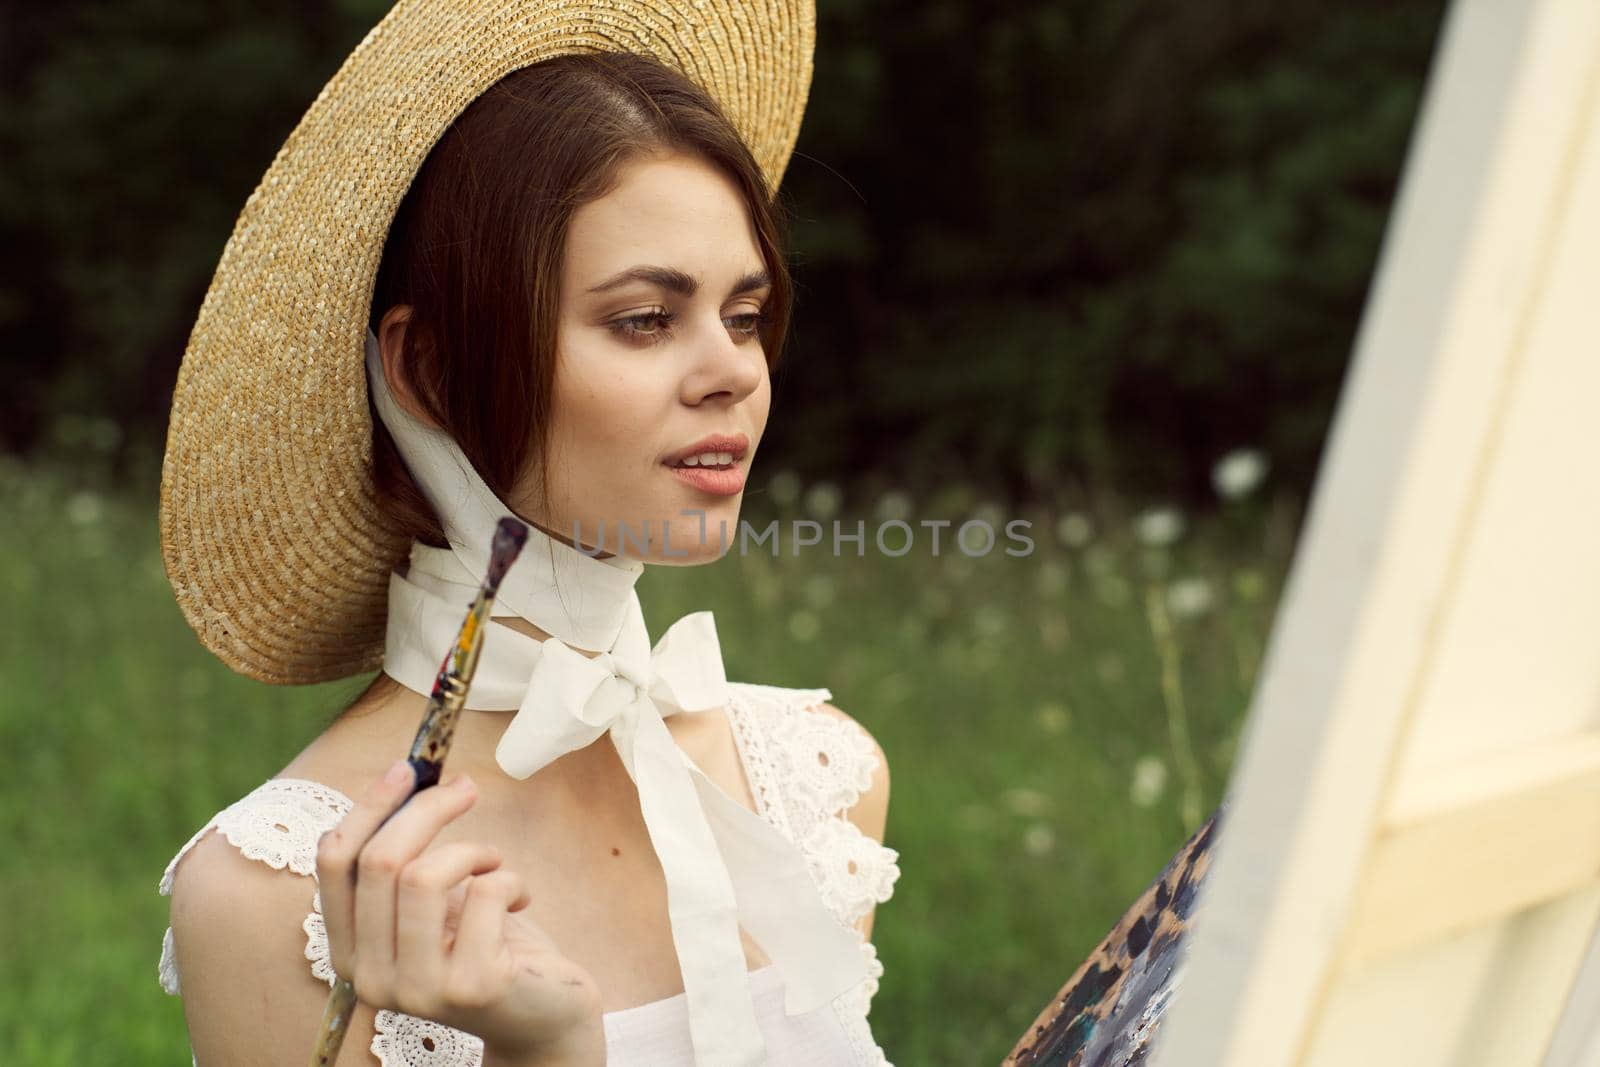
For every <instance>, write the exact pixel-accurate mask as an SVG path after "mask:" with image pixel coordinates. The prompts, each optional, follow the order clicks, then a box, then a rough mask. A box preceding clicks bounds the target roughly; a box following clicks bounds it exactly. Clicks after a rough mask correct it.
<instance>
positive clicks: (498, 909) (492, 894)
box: [446, 871, 533, 1001]
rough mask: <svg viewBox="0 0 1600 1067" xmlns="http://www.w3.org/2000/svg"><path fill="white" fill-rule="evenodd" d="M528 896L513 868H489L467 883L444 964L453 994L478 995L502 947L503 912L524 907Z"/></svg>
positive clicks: (530, 895)
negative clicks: (451, 942)
mask: <svg viewBox="0 0 1600 1067" xmlns="http://www.w3.org/2000/svg"><path fill="white" fill-rule="evenodd" d="M532 899H533V896H532V894H531V893H530V892H529V891H528V886H527V884H526V883H525V882H524V881H523V880H522V876H521V875H519V874H517V873H516V872H514V871H491V872H489V873H488V874H482V875H478V876H477V877H475V878H473V879H472V881H471V882H469V883H467V899H466V903H465V904H464V905H462V909H461V925H460V927H459V928H457V930H456V941H455V945H454V946H453V947H452V949H451V951H450V957H449V962H448V963H447V965H446V966H447V968H448V972H447V973H448V975H449V977H448V978H447V983H448V987H449V988H450V989H452V990H454V991H455V994H454V995H455V996H457V997H462V998H466V999H467V1000H469V1001H470V1000H471V999H472V998H473V997H475V996H478V995H481V993H480V990H481V987H482V984H483V981H484V980H485V979H486V978H487V977H489V976H491V975H492V974H494V965H495V963H496V961H497V959H498V958H499V956H500V955H501V953H502V950H503V949H504V944H505V937H504V930H505V919H506V913H507V912H508V911H517V910H519V909H521V908H524V907H527V905H528V903H529V902H530V901H531V900H532Z"/></svg>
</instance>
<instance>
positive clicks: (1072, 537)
mask: <svg viewBox="0 0 1600 1067" xmlns="http://www.w3.org/2000/svg"><path fill="white" fill-rule="evenodd" d="M1056 537H1058V538H1060V539H1061V543H1062V544H1064V545H1066V546H1067V547H1069V548H1082V547H1083V546H1084V545H1087V544H1088V543H1089V542H1090V541H1092V540H1094V523H1093V522H1091V521H1090V520H1089V516H1087V515H1085V514H1084V513H1083V512H1081V511H1069V512H1067V513H1066V514H1065V515H1063V516H1061V518H1059V519H1057V520H1056Z"/></svg>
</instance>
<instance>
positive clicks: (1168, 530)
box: [1133, 507, 1184, 548]
mask: <svg viewBox="0 0 1600 1067" xmlns="http://www.w3.org/2000/svg"><path fill="white" fill-rule="evenodd" d="M1183 528H1184V520H1183V512H1181V511H1179V510H1178V509H1177V508H1169V507H1158V508H1149V509H1147V510H1145V511H1143V512H1141V513H1140V514H1139V515H1138V516H1137V517H1135V518H1134V520H1133V533H1134V536H1135V537H1137V538H1138V539H1139V541H1140V543H1141V544H1144V545H1146V546H1149V547H1151V548H1161V547H1164V546H1166V545H1170V544H1172V543H1173V542H1174V541H1176V540H1177V539H1178V538H1180V537H1182V536H1183Z"/></svg>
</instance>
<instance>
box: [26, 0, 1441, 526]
mask: <svg viewBox="0 0 1600 1067" xmlns="http://www.w3.org/2000/svg"><path fill="white" fill-rule="evenodd" d="M387 6H388V5H387V4H386V3H384V2H382V0H320V2H312V0H292V2H291V0H252V2H248V3H246V2H244V0H214V2H212V3H208V4H176V3H172V2H171V0H117V2H115V3H104V2H90V0H66V2H58V3H53V4H15V3H13V4H11V5H9V10H8V12H7V14H6V17H5V26H6V29H5V31H4V37H3V38H0V94H3V102H0V161H3V162H0V371H3V373H4V374H5V378H6V381H7V383H8V385H9V388H7V389H6V390H4V391H3V392H0V450H4V451H6V452H10V453H13V454H14V455H17V456H21V457H24V458H26V457H33V456H39V455H47V454H48V455H62V454H65V455H67V456H68V457H71V456H73V455H77V454H82V455H83V456H84V457H85V462H87V459H88V458H89V457H99V458H100V459H102V460H104V461H108V462H109V467H110V469H111V470H112V471H113V472H114V474H115V476H116V477H117V478H119V479H121V480H123V481H125V482H132V483H133V484H136V485H137V484H143V483H144V482H149V483H150V484H151V491H152V492H153V479H154V477H155V472H156V471H157V470H158V467H159V459H160V454H161V449H162V445H163V441H164V433H165V419H166V414H167V410H168V406H169V403H170V399H171V391H172V386H173V383H174V381H175V379H176V374H177V368H178V363H179V360H180V358H181V356H182V353H183V349H184V346H185V343H186V340H187V337H188V331H189V329H190V327H191V326H192V324H193V320H194V316H195V314H196V312H197V311H198V308H199V304H200V300H201V298H202V296H203V295H204V292H205V289H206V286H207V284H208V283H209V281H210V276H211V271H212V270H213V269H214V267H215V265H216V261H217V259H218V257H219V256H220V253H221V250H222V246H223V244H224V242H225V241H226V239H227V236H228V234H229V232H230V231H231V229H232V225H233V221H234V219H235V217H236V215H237V213H238V211H239V209H240V208H241V207H242V206H243V204H244V201H245V198H246V197H247V196H248V195H249V193H250V191H251V190H252V189H253V188H254V185H255V183H256V182H257V181H258V180H259V179H260V177H261V175H262V173H263V172H264V171H265V170H266V167H267V165H268V163H269V162H270V161H271V159H272V156H273V155H274V153H275V152H276V151H277V149H278V147H279V145H281V144H282V142H283V140H284V139H285V138H286V137H287V135H288V133H289V131H290V130H291V129H292V128H293V126H294V124H295V122H296V121H298V119H299V117H300V115H301V113H302V112H303V111H304V109H305V107H306V106H307V105H308V104H309V102H310V100H311V99H312V98H313V97H314V96H315V94H316V92H317V90H318V89H319V88H320V87H321V85H322V84H323V83H324V82H325V81H326V80H327V78H328V77H329V76H331V75H332V73H333V72H334V70H335V69H336V68H337V67H338V65H339V63H340V62H341V61H342V60H343V58H344V56H345V55H346V54H348V52H349V50H350V49H351V48H352V47H353V46H354V45H355V43H356V42H357V41H359V40H360V38H361V37H362V35H364V34H365V32H366V31H367V30H368V29H369V28H370V27H371V26H372V24H373V23H374V22H375V21H376V20H377V19H378V18H379V17H381V15H382V13H383V11H384V10H385V9H386V8H387ZM1442 13H1443V4H1442V2H1441V0H1382V2H1379V0H1359V2H1353V0H1342V2H1339V3H1334V2H1333V0H1230V2H1227V3H1221V2H1213V3H1197V2H1194V0H1071V2H1067V0H1051V2H1043V3H1041V2H1027V0H1022V2H1017V3H1012V4H1007V5H988V4H977V3H972V2H970V0H969V2H953V0H917V2H914V3H912V2H906V0H886V2H880V3H876V4H859V3H853V2H847V0H819V3H818V37H817V39H818V45H817V55H816V70H815V78H814V82H813V86H812V91H811V98H810V103H809V106H808V111H807V115H806V119H805V124H804V127H803V129H802V130H801V134H800V139H799V144H798V146H797V149H796V153H795V156H794V158H793V160H792V162H791V163H790V166H789V170H788V173H787V175H786V177H785V180H784V195H785V196H786V197H787V199H788V200H789V202H790V204H791V205H792V206H793V208H794V211H795V214H796V226H795V263H796V272H797V277H798V281H799V284H800V302H799V305H798V308H797V320H796V325H795V332H794V335H793V340H792V344H793V348H792V349H791V352H790V357H789V359H788V360H787V362H786V365H785V366H784V368H783V369H782V371H781V372H780V374H779V376H778V380H777V383H776V385H777V400H776V403H777V405H778V406H777V408H776V409H775V412H774V417H773V419H772V422H771V424H770V428H769V432H768V436H767V439H766V440H765V441H764V443H763V454H764V456H765V457H766V458H767V460H768V462H769V464H771V465H770V466H769V467H768V470H769V471H770V470H774V469H780V468H786V469H789V470H792V471H795V472H797V473H798V474H800V475H801V476H802V477H803V478H805V479H806V480H810V479H811V478H814V477H822V476H826V477H828V478H830V479H832V480H834V481H835V482H837V483H839V484H840V485H841V486H842V488H843V489H844V491H845V493H846V495H847V496H851V495H857V496H860V495H864V494H866V493H869V492H873V491H876V490H881V489H883V488H886V487H888V486H891V485H892V486H896V487H901V488H905V489H908V490H911V491H913V492H921V491H924V490H928V489H931V488H933V487H936V486H940V485H945V484H949V483H951V482H963V483H966V484H971V485H978V486H982V487H983V495H984V496H985V497H987V498H988V499H992V500H995V501H996V502H1005V503H1015V502H1018V501H1022V500H1029V499H1034V500H1037V499H1044V500H1047V501H1051V502H1055V503H1060V502H1061V501H1062V500H1063V498H1068V499H1077V498H1081V497H1084V496H1089V497H1092V496H1093V495H1094V494H1096V493H1101V492H1106V491H1109V490H1111V489H1115V490H1116V491H1118V492H1120V493H1124V494H1134V495H1139V496H1151V497H1160V498H1163V499H1168V500H1172V501H1174V502H1176V503H1179V504H1180V505H1183V506H1186V507H1195V508H1204V507H1205V506H1206V502H1207V500H1208V499H1209V496H1208V486H1207V482H1208V477H1209V473H1210V471H1211V468H1212V465H1213V463H1214V462H1215V461H1216V459H1217V457H1218V456H1219V455H1221V454H1223V453H1225V452H1226V451H1228V450H1229V449H1231V448H1234V447H1240V446H1243V447H1249V448H1253V449H1259V450H1260V451H1261V452H1263V453H1264V454H1265V455H1266V456H1268V457H1270V461H1271V465H1272V469H1273V472H1274V479H1275V480H1276V481H1277V482H1278V485H1279V487H1280V488H1289V489H1295V490H1297V491H1299V492H1300V493H1301V494H1303V493H1304V491H1305V490H1307V489H1308V488H1309V486H1310V483H1311V480H1312V478H1313V476H1314V474H1315V470H1316V465H1317V462H1318V459H1319V456H1320V449H1321V444H1322V440H1323V437H1324V435H1325V432H1326V429H1327V425H1328V422H1329V419H1330V417H1331V414H1332V411H1333V407H1334V404H1335V401H1336V399H1337V395H1338V390H1339V386H1340V382H1341V379H1342V376H1343V373H1344V368H1345V364H1346V361H1347V359H1348V356H1349V349H1350V345H1351V341H1352V338H1353V336H1354V332H1355V328H1356V325H1357V321H1358V317H1359V313H1360V309H1361V306H1362V302H1363V299H1364V297H1365V292H1366V287H1367V284H1368V281H1369V279H1370V276H1371V273H1372V269H1373V266H1374V263H1375V259H1376V255H1377V251H1378V246H1379V242H1380V238H1381V234H1382V229H1383V224H1384V221H1385V218H1386V215H1387V212H1388V208H1389V205H1390V202H1391V200H1392V198H1393V195H1394V191H1395V183H1396V178H1397V175H1398V173H1399V169H1400V166H1401V163H1402V161H1403V155H1404V150H1405V146H1406V143H1407V139H1408V137H1409V134H1410V131H1411V127H1412V122H1413V120H1414V118H1415V114H1416V110H1417V105H1418V102H1419V93H1420V89H1421V86H1422V83H1423V79H1424V77H1425V75H1426V72H1427V65H1428V60H1429V57H1430V54H1431V50H1432V48H1433V45H1434V41H1435V36H1436V34H1437V31H1438V27H1439V22H1440V19H1441V17H1442Z"/></svg>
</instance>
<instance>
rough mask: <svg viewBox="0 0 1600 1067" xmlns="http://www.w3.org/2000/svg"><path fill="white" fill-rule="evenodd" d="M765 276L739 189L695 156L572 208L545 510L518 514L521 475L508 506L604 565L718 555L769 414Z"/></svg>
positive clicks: (627, 174)
mask: <svg viewBox="0 0 1600 1067" xmlns="http://www.w3.org/2000/svg"><path fill="white" fill-rule="evenodd" d="M766 277H767V273H766V264H765V262H764V261H763V260H762V258H761V252H760V248H759V245H758V244H757V242H756V236H755V230H754V228H753V226H752V225H751V223H750V219H749V214H748V211H747V210H746V207H745V201H744V198H743V196H742V195H741V194H740V192H739V189H738V186H736V185H735V184H734V183H733V181H732V180H731V179H730V178H727V177H725V176H724V175H723V174H722V173H721V172H720V171H718V170H716V169H715V168H713V167H712V166H711V165H710V164H709V163H706V162H705V161H703V160H701V159H699V158H698V157H691V156H685V155H676V154H675V155H671V156H665V157H655V158H651V159H647V160H644V159H642V160H639V161H636V162H634V163H631V164H629V165H627V166H626V167H625V168H624V170H623V172H622V176H621V181H620V183H619V184H618V186H617V188H616V189H614V190H613V191H612V192H611V193H609V194H608V195H606V196H605V197H602V198H601V199H599V200H596V201H593V202H591V203H589V204H586V205H584V206H583V207H581V208H579V209H578V210H577V212H576V213H575V214H574V215H573V218H572V221H571V224H570V228H569V230H568V234H567V243H566V253H565V261H564V263H563V265H562V274H561V311H560V318H559V325H558V328H557V353H556V376H555V395H554V398H553V405H552V406H553V416H552V422H551V427H550V437H549V442H550V485H549V501H550V508H549V511H548V512H547V513H544V514H542V515H541V514H540V513H539V512H538V511H537V510H530V509H534V507H535V505H534V503H533V499H534V498H533V496H532V493H531V489H532V487H533V481H532V479H533V478H534V477H536V475H534V474H532V473H530V475H529V480H528V481H527V482H526V483H524V484H520V485H519V486H518V487H517V490H516V492H514V493H513V500H512V501H511V502H510V503H511V504H512V506H513V508H514V509H515V510H516V511H518V512H519V513H520V514H523V515H526V516H528V517H530V518H537V519H539V521H540V524H541V525H543V526H545V527H546V528H547V529H549V530H551V531H552V532H553V533H555V534H557V535H559V536H561V537H562V538H563V539H564V540H577V541H579V542H581V543H582V544H584V545H587V546H590V547H591V548H599V549H601V550H602V551H603V552H604V553H606V554H611V555H626V556H631V557H634V558H636V559H642V560H649V561H652V562H657V563H695V562H702V561H705V560H709V559H714V558H716V557H718V556H720V555H721V554H722V553H723V552H724V551H725V550H726V549H727V548H728V547H729V546H730V544H731V543H732V541H733V539H734V538H735V537H736V536H737V531H738V520H739V503H740V501H741V499H742V498H743V496H744V479H745V477H746V476H747V475H748V473H749V471H750V463H751V460H752V459H753V458H754V456H755V452H756V446H757V444H758V443H759V442H760V440H761V434H762V431H763V430H764V429H765V428H766V424H767V413H768V410H769V408H770V406H771V401H772V388H771V381H770V378H769V376H768V373H767V359H766V354H765V352H764V350H763V347H762V343H761V338H760V327H761V318H760V316H761V314H762V311H763V308H764V307H765V304H766V300H767V296H768V294H769V292H770V287H769V285H768V284H767V281H766ZM707 439H721V440H712V441H711V442H710V443H709V444H706V445H702V442H705V441H706V440H707ZM708 453H709V454H713V455H712V456H711V458H710V459H709V460H707V459H705V458H702V457H704V456H705V455H706V454H708ZM715 453H723V455H721V456H718V455H714V454H715ZM728 453H731V454H732V461H731V463H724V462H723V460H724V459H726V458H727V454H728ZM685 456H694V457H696V458H697V459H698V460H699V462H698V464H695V465H685V464H682V463H681V462H680V461H681V460H682V459H683V458H684V457H685ZM708 468H710V469H708ZM718 468H721V469H718ZM575 524H576V525H575ZM624 526H625V527H626V530H627V534H628V539H627V541H626V542H625V543H624V542H623V541H622V533H623V529H622V528H623V527H624ZM646 537H648V544H647V545H645V546H644V547H641V542H644V541H645V539H646Z"/></svg>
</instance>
